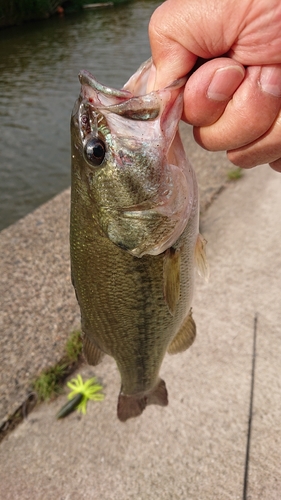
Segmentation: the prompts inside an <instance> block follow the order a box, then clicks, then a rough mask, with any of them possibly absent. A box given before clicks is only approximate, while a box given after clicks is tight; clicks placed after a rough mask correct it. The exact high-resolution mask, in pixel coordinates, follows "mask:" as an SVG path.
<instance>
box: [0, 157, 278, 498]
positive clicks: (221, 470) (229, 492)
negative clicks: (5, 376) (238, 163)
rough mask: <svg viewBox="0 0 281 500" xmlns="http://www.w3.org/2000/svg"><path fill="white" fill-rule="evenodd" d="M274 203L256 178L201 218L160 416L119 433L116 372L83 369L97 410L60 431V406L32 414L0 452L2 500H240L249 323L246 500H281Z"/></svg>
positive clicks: (257, 174) (274, 177) (236, 186)
mask: <svg viewBox="0 0 281 500" xmlns="http://www.w3.org/2000/svg"><path fill="white" fill-rule="evenodd" d="M280 193H281V175H280V174H277V173H275V172H273V171H271V170H270V169H269V168H268V167H266V166H265V167H261V168H257V169H255V170H253V171H249V172H246V174H245V176H244V177H243V178H242V179H240V180H239V182H237V183H231V184H229V185H228V186H227V188H226V189H225V190H224V191H223V192H222V193H221V194H220V196H219V197H218V198H217V199H216V200H215V201H214V202H213V203H212V205H211V206H210V208H209V209H208V211H207V212H206V214H205V216H204V217H203V220H202V229H203V233H204V235H205V237H206V238H207V240H208V258H209V262H210V267H211V276H210V281H209V283H208V284H206V283H204V282H203V281H202V280H200V278H198V280H197V290H196V294H195V298H194V307H193V309H194V318H195V320H196V322H197V327H198V336H197V339H196V341H195V343H194V345H193V346H192V347H191V348H190V350H189V351H187V352H185V353H183V354H181V355H176V356H166V358H165V361H164V364H163V367H162V371H161V375H162V377H163V378H164V379H165V381H166V384H167V387H168V391H169V406H168V407H167V408H159V407H153V406H151V407H148V408H147V409H146V410H145V412H144V413H143V415H142V416H141V417H140V418H138V419H135V420H131V421H128V422H127V423H126V424H121V423H120V422H119V421H118V420H117V418H116V401H117V395H118V392H119V385H120V380H119V375H118V373H117V370H116V367H115V365H114V362H113V361H112V360H111V359H109V358H108V357H106V358H105V359H104V361H103V363H102V364H101V365H99V366H98V367H96V368H95V369H93V368H92V367H88V366H84V367H83V368H81V370H79V371H80V373H82V375H84V376H85V377H88V376H92V375H93V374H95V375H97V376H98V377H99V378H100V379H101V380H102V382H103V384H104V388H105V394H106V398H105V400H104V401H103V402H101V403H90V404H89V406H88V412H87V415H86V416H84V417H81V416H79V415H78V414H77V413H74V414H72V415H70V416H69V417H68V418H67V419H65V420H63V421H56V419H55V414H56V412H57V410H58V409H59V408H60V407H61V406H62V404H63V403H64V402H65V396H61V397H60V398H58V399H57V400H56V401H55V402H53V403H50V404H43V405H40V406H38V407H37V408H36V409H35V410H34V411H33V412H32V413H31V414H30V415H29V417H28V418H27V420H26V421H24V422H23V423H22V424H21V425H19V426H18V427H17V429H16V430H15V431H14V432H13V433H11V434H10V435H9V436H8V437H7V438H5V440H4V441H3V442H2V444H1V447H0V460H1V466H0V484H1V489H0V497H1V498H3V499H5V500H9V499H11V500H17V499H21V500H29V499H31V498H32V499H40V500H41V499H44V500H45V499H48V500H49V499H59V500H76V499H89V500H100V499H103V500H117V499H118V500H119V499H122V500H129V499H130V500H133V499H134V500H135V499H138V500H139V499H140V500H147V499H151V500H158V499H159V500H177V499H181V500H227V499H231V500H234V499H242V498H243V478H244V468H245V454H246V442H247V431H248V417H249V401H250V386H251V370H252V355H253V329H254V318H255V315H256V314H257V315H258V324H257V356H256V378H255V390H254V404H253V409H254V411H253V422H252V438H251V449H250V462H249V483H248V497H247V498H248V500H250V499H251V500H259V499H262V500H279V499H280V492H281V477H280V458H281V456H280V455H281V430H280V421H281V418H280V417H281V411H280V410H281V397H280V396H281V376H280V358H281V336H280V323H281V307H280V305H281V299H280V287H281V251H280V239H281V223H280V213H281V196H280Z"/></svg>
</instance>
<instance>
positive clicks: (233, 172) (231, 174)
mask: <svg viewBox="0 0 281 500" xmlns="http://www.w3.org/2000/svg"><path fill="white" fill-rule="evenodd" d="M243 174H244V172H243V169H242V168H239V167H237V168H231V169H230V170H228V172H227V178H228V180H229V181H237V180H238V179H241V177H242V176H243Z"/></svg>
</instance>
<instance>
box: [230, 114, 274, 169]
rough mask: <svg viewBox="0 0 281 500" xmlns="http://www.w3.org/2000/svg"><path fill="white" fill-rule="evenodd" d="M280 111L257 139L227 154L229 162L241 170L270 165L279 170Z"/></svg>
mask: <svg viewBox="0 0 281 500" xmlns="http://www.w3.org/2000/svg"><path fill="white" fill-rule="evenodd" d="M280 138H281V111H280V112H279V115H278V117H277V119H276V120H275V122H274V124H273V125H272V126H271V127H270V129H269V130H268V131H267V132H266V133H265V134H264V135H263V136H262V137H260V138H259V139H257V140H256V141H254V142H252V143H251V144H248V145H247V146H244V147H242V148H239V149H234V150H231V151H228V152H227V156H228V158H229V160H230V161H231V162H232V163H234V164H235V165H238V166H239V167H242V168H252V167H255V166H257V165H262V164H263V163H270V164H271V166H272V168H274V166H275V168H276V167H277V168H276V169H277V170H278V169H279V162H280V158H281V140H280Z"/></svg>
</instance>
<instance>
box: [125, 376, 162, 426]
mask: <svg viewBox="0 0 281 500" xmlns="http://www.w3.org/2000/svg"><path fill="white" fill-rule="evenodd" d="M167 404H168V392H167V389H166V384H165V382H164V380H162V379H159V382H158V384H157V386H156V387H155V388H154V389H153V390H152V391H151V392H149V393H148V394H146V395H145V396H141V397H139V396H137V395H133V396H127V395H126V394H122V393H121V394H120V395H119V398H118V404H117V416H118V418H119V420H121V422H126V420H128V418H132V417H138V416H139V415H141V414H142V412H143V410H144V409H145V408H146V406H147V405H159V406H167Z"/></svg>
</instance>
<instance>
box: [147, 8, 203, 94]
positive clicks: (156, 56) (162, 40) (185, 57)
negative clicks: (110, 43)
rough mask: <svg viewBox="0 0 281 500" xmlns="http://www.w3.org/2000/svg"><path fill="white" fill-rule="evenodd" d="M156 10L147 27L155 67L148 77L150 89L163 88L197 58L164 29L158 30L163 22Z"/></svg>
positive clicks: (188, 68) (187, 71) (183, 73)
mask: <svg viewBox="0 0 281 500" xmlns="http://www.w3.org/2000/svg"><path fill="white" fill-rule="evenodd" d="M162 7H163V6H162ZM158 12H159V11H158V9H156V10H155V11H154V13H153V15H152V17H151V19H150V23H149V29H148V31H149V39H150V47H151V54H152V60H153V63H154V66H155V69H156V71H155V70H154V74H153V75H151V77H150V82H149V86H150V90H158V89H163V88H164V87H167V85H169V84H170V83H172V82H173V81H175V80H177V79H178V78H181V77H183V76H186V75H187V74H188V73H189V71H190V70H191V69H192V68H193V66H194V64H195V62H196V60H197V55H195V54H193V53H192V52H190V51H189V50H187V49H186V48H185V47H184V46H183V45H181V43H180V42H178V41H177V40H174V39H173V38H171V37H170V36H169V35H168V34H166V33H165V32H166V29H165V30H163V31H160V29H159V27H161V25H163V24H162V23H161V19H160V20H159V19H158V17H159V13H158ZM173 31H174V30H173ZM173 31H172V32H173ZM153 79H154V82H153Z"/></svg>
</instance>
